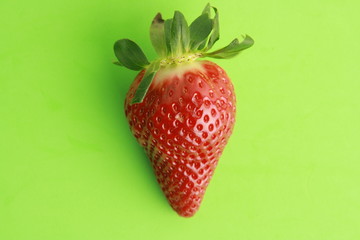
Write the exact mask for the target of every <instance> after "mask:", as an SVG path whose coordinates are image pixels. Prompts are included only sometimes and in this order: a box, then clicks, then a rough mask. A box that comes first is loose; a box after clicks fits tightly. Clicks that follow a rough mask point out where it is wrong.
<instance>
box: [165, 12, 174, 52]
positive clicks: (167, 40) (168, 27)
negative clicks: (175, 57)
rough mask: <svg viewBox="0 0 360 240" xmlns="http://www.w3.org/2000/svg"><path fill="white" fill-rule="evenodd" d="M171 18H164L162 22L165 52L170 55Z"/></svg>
mask: <svg viewBox="0 0 360 240" xmlns="http://www.w3.org/2000/svg"><path fill="white" fill-rule="evenodd" d="M172 21H173V20H172V18H170V19H166V20H165V23H164V32H165V44H166V49H167V51H166V53H167V55H168V56H170V55H171V44H170V41H171V40H170V39H171V25H172Z"/></svg>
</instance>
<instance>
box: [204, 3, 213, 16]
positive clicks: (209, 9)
mask: <svg viewBox="0 0 360 240" xmlns="http://www.w3.org/2000/svg"><path fill="white" fill-rule="evenodd" d="M210 12H211V6H210V3H208V4H206V6H205V8H204V10H203V11H202V14H207V15H208V16H209V18H210Z"/></svg>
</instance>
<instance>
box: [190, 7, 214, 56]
mask: <svg viewBox="0 0 360 240" xmlns="http://www.w3.org/2000/svg"><path fill="white" fill-rule="evenodd" d="M212 27H213V24H212V21H211V19H210V18H209V15H208V14H206V13H204V14H202V15H201V16H200V17H198V18H196V19H195V20H194V21H193V22H192V23H191V25H190V28H189V29H190V48H191V50H193V51H194V50H197V49H198V47H199V46H200V45H201V44H203V43H206V41H207V39H208V36H209V34H210V33H211V30H212Z"/></svg>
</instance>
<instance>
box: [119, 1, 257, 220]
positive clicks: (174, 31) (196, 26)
mask: <svg viewBox="0 0 360 240" xmlns="http://www.w3.org/2000/svg"><path fill="white" fill-rule="evenodd" d="M212 9H213V10H214V12H215V14H214V17H213V18H211V15H212V14H211V10H212ZM150 37H151V41H152V44H153V46H154V48H155V50H156V52H157V53H158V54H159V56H160V57H159V59H157V60H155V61H153V62H151V63H150V62H149V61H148V60H147V58H146V56H145V55H144V53H143V52H142V50H141V49H140V47H139V46H138V45H137V44H136V43H134V42H133V41H131V40H128V39H121V40H118V41H117V42H116V43H115V45H114V50H115V55H116V57H117V58H118V62H116V64H117V65H120V66H124V67H127V68H129V69H131V70H135V71H140V72H139V73H138V75H137V76H136V78H135V80H134V82H133V83H132V85H131V87H130V90H129V91H128V93H127V95H126V99H125V115H126V118H127V120H128V122H129V125H130V129H131V131H132V133H133V135H134V136H135V138H136V139H137V141H138V142H139V144H141V145H142V146H143V148H144V149H145V152H146V154H147V156H148V158H149V159H150V161H151V164H152V167H153V169H154V172H155V175H156V178H157V181H158V182H159V184H160V187H161V189H162V191H163V192H164V194H165V196H166V198H167V199H168V201H169V203H170V205H171V207H172V208H173V209H174V210H175V211H176V212H177V213H178V214H179V215H180V216H183V217H191V216H193V215H194V214H195V213H196V212H197V210H198V209H199V207H200V203H201V201H202V199H203V196H204V193H205V190H206V188H207V186H208V184H209V181H210V179H211V178H212V176H213V173H214V170H215V168H216V165H217V163H218V160H219V158H220V156H221V154H222V152H223V150H224V147H225V145H226V144H227V142H228V140H229V137H230V135H231V133H232V130H233V127H234V123H235V110H236V106H235V92H234V88H233V85H232V83H231V81H230V79H229V77H228V76H227V74H226V73H225V71H224V70H223V69H222V68H221V67H219V66H218V65H216V64H215V63H213V62H210V61H207V60H199V59H201V58H204V57H212V58H231V57H234V56H236V55H237V54H238V53H239V52H240V51H242V50H244V49H246V48H249V47H250V46H252V45H253V43H254V41H253V40H252V38H251V37H249V36H247V35H246V36H244V39H243V41H241V42H239V40H238V39H235V40H233V41H232V42H231V43H230V44H229V45H228V46H226V47H224V48H221V49H219V50H216V51H213V52H208V51H209V50H210V49H211V48H212V46H213V45H214V43H215V42H216V41H217V40H218V39H219V20H218V11H217V9H216V8H214V7H211V6H210V5H209V4H208V5H207V6H206V7H205V9H204V10H203V12H202V14H201V15H200V16H199V17H198V18H196V19H195V20H194V21H193V22H192V23H191V24H190V26H188V25H187V22H186V20H185V18H184V16H183V14H182V13H180V12H179V11H175V14H174V17H173V18H172V19H168V20H165V21H164V20H163V19H162V17H161V14H157V15H156V16H155V18H154V20H153V22H152V24H151V27H150Z"/></svg>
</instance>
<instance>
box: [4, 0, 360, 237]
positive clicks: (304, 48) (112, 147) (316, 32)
mask: <svg viewBox="0 0 360 240" xmlns="http://www.w3.org/2000/svg"><path fill="white" fill-rule="evenodd" d="M206 3H207V2H206V1H193V0H183V1H168V0H153V1H144V0H137V1H122V0H116V1H100V0H99V1H95V0H87V1H75V0H64V1H45V0H35V1H25V0H22V1H11V0H1V1H0V13H1V14H0V27H1V28H0V29H1V37H0V143H1V144H0V239H2V240H33V239H34V240H35V239H36V240H43V239H44V240H45V239H46V240H48V239H51V240H57V239H66V240H72V239H77V240H79V239H97V240H99V239H101V240H114V239H122V240H127V239H175V240H176V239H244V240H255V239H256V240H322V239H324V240H325V239H326V240H332V239H334V240H335V239H336V240H340V239H341V240H347V239H352V240H355V239H360V188H359V187H360V146H359V144H360V126H359V123H360V97H359V93H360V91H359V90H360V67H359V62H360V47H359V43H360V31H359V29H358V27H359V23H360V17H359V9H360V4H359V3H358V1H355V0H341V1H340V0H337V1H336V0H303V1H285V0H270V1H237V0H233V1H230V0H228V1H224V0H222V1H220V0H218V1H216V0H214V1H212V2H211V3H212V4H213V5H214V6H216V7H218V9H219V11H220V27H221V39H220V41H219V42H218V43H217V44H216V46H217V47H222V46H223V45H225V44H227V43H228V42H230V41H231V40H232V39H233V38H234V37H236V36H240V34H244V33H246V34H249V35H250V36H252V37H253V38H254V39H255V45H254V47H252V48H251V49H249V50H246V51H245V52H244V53H242V54H241V55H240V56H238V57H236V58H234V59H231V60H223V61H221V60H219V61H216V62H217V63H219V64H220V65H221V66H222V67H223V68H224V69H226V71H227V73H228V75H229V76H230V77H231V79H232V80H233V83H234V85H235V88H236V94H237V99H238V101H237V107H238V108H237V109H238V112H237V125H236V127H235V131H234V134H233V136H232V138H231V139H230V141H229V144H228V146H227V148H226V149H225V151H224V154H223V156H222V158H221V161H220V162H219V166H218V168H217V171H216V173H215V175H214V178H213V181H212V182H211V184H210V186H209V188H208V191H207V194H206V195H205V199H204V201H203V204H202V206H201V208H200V211H199V212H198V213H197V214H196V215H195V217H193V218H190V219H185V218H181V217H178V216H177V215H176V213H175V212H174V211H172V209H171V208H170V207H169V206H168V204H167V202H166V199H165V197H163V195H162V192H161V190H160V188H159V187H158V185H157V183H156V180H155V177H154V176H153V173H152V169H151V167H150V164H149V163H148V160H147V159H146V156H145V154H144V152H143V151H142V149H141V147H140V146H138V145H137V143H136V141H135V139H134V138H133V137H132V135H131V133H130V131H129V130H128V126H127V123H126V120H125V117H124V113H123V99H124V96H125V93H126V91H127V89H128V87H129V85H130V84H131V82H132V79H133V78H134V76H135V74H136V73H135V72H132V71H129V70H127V69H122V68H119V67H117V66H115V65H113V64H112V63H111V62H112V60H114V59H115V57H114V54H113V52H112V46H113V43H114V42H115V40H117V39H120V38H130V39H133V40H135V41H136V42H138V43H139V44H140V45H141V46H142V48H143V50H144V52H146V53H147V55H148V57H149V58H150V59H153V58H154V57H155V53H154V50H153V49H152V47H151V44H150V40H149V37H148V36H149V35H148V28H149V24H150V22H151V20H152V18H153V17H154V16H155V14H156V13H157V12H158V11H161V12H162V13H163V16H164V17H165V18H169V17H171V16H172V14H173V11H174V10H180V11H182V12H183V13H184V14H185V15H186V16H187V17H188V21H190V20H193V19H194V18H195V17H197V16H198V15H199V13H200V12H201V10H202V8H203V7H204V6H205V4H206Z"/></svg>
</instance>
